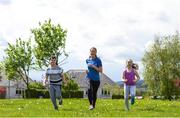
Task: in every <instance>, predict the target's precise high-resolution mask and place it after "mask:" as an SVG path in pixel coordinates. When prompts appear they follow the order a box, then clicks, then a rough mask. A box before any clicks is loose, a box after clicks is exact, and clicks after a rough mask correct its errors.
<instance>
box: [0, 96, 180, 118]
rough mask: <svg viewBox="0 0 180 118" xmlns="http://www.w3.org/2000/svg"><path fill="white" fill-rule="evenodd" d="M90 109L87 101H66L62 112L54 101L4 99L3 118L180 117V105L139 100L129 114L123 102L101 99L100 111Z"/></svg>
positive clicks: (0, 107) (1, 103)
mask: <svg viewBox="0 0 180 118" xmlns="http://www.w3.org/2000/svg"><path fill="white" fill-rule="evenodd" d="M88 107H89V104H88V100H87V99H64V100H63V106H62V107H60V108H59V111H55V110H54V109H53V106H52V104H51V101H50V99H16V100H15V99H14V100H13V99H10V100H8V99H5V100H2V99H1V100H0V117H5V116H6V117H15V116H18V117H37V116H38V117H40V116H41V117H45V116H46V117H62V116H66V117H107V116H108V117H124V116H128V117H132V116H133V117H147V116H156V117H158V116H160V117H180V101H166V100H164V101H163V100H150V99H144V100H136V103H135V104H134V105H133V106H131V110H130V111H125V110H124V101H123V100H112V99H98V100H97V107H96V109H94V110H91V111H90V110H88Z"/></svg>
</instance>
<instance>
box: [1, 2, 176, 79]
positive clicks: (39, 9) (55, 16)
mask: <svg viewBox="0 0 180 118" xmlns="http://www.w3.org/2000/svg"><path fill="white" fill-rule="evenodd" d="M179 4H180V2H179V0H151V1H150V0H149V1H148V0H53V1H52V0H1V1H0V11H1V14H0V18H1V19H0V27H1V28H0V34H1V35H2V38H1V39H3V40H4V41H5V42H11V43H13V42H15V39H16V38H18V37H22V38H23V39H28V37H29V36H30V29H31V28H34V27H37V26H38V22H39V21H41V22H43V21H44V20H47V19H48V18H51V19H52V22H53V23H55V24H56V23H60V24H61V25H62V27H63V28H64V29H67V30H68V36H67V46H66V49H67V52H70V58H69V59H68V63H67V64H66V65H64V68H65V69H66V70H68V69H70V68H86V64H85V61H84V60H85V59H86V58H87V57H88V55H89V49H90V48H91V47H92V46H95V47H97V49H98V55H99V56H100V57H101V58H102V60H103V66H104V70H105V73H106V74H108V76H110V77H111V78H112V79H113V80H115V81H117V80H118V79H119V78H120V75H121V73H122V71H123V69H124V65H125V60H126V59H128V58H132V59H134V60H135V61H136V62H137V63H138V64H140V65H141V66H142V64H141V58H142V57H143V54H144V52H145V49H147V47H148V45H149V44H151V42H152V41H153V39H154V35H155V34H160V35H168V34H172V33H174V32H175V31H176V30H180V24H179V21H180V9H179V6H178V5H179ZM4 41H0V47H2V46H7V45H4ZM5 44H6V43H5ZM3 48H4V47H3ZM1 52H2V51H1ZM140 68H142V67H140ZM140 71H141V72H142V69H141V70H140Z"/></svg>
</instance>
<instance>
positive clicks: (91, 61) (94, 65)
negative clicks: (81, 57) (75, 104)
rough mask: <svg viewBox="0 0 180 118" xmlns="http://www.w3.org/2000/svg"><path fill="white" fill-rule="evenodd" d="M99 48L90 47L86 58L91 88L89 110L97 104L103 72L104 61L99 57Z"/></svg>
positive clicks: (89, 91) (89, 90)
mask: <svg viewBox="0 0 180 118" xmlns="http://www.w3.org/2000/svg"><path fill="white" fill-rule="evenodd" d="M96 54H97V49H96V48H95V47H92V48H91V49H90V56H89V58H88V59H87V60H86V64H87V66H88V70H87V71H86V73H87V79H89V84H90V88H89V89H88V99H89V104H90V107H89V110H93V109H94V108H95V105H96V99H97V91H98V88H99V85H100V76H99V73H102V70H103V69H102V62H101V59H100V58H99V57H97V55H96Z"/></svg>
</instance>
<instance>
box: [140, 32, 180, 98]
mask: <svg viewBox="0 0 180 118" xmlns="http://www.w3.org/2000/svg"><path fill="white" fill-rule="evenodd" d="M142 61H143V65H144V67H145V68H144V73H143V75H144V79H145V81H146V83H147V84H148V87H149V90H150V91H151V93H152V94H153V95H155V96H157V95H161V96H164V97H165V98H166V99H169V100H171V99H172V96H173V95H178V94H179V93H178V90H177V89H178V88H176V86H175V84H174V80H177V79H180V37H179V33H178V32H176V34H175V35H172V36H162V37H160V36H157V37H156V38H155V41H154V44H153V45H152V46H151V47H150V48H149V50H148V51H146V52H145V55H144V57H143V59H142Z"/></svg>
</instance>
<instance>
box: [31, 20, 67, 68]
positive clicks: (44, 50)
mask: <svg viewBox="0 0 180 118" xmlns="http://www.w3.org/2000/svg"><path fill="white" fill-rule="evenodd" d="M31 31H32V34H33V36H34V39H35V42H36V45H35V48H34V54H35V57H36V59H37V61H36V62H37V65H39V67H40V68H42V67H43V66H45V67H47V66H48V65H49V58H50V56H51V55H56V56H57V59H59V58H61V59H59V61H58V63H60V64H62V63H64V61H65V59H66V58H67V57H68V55H67V53H66V52H65V42H66V34H67V31H66V30H63V29H62V28H61V26H60V25H59V24H58V25H53V24H52V23H51V20H50V19H49V20H48V21H45V22H44V23H39V27H38V28H34V29H32V30H31Z"/></svg>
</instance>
